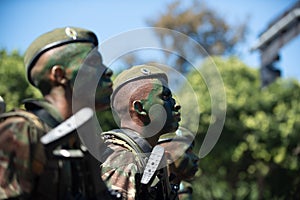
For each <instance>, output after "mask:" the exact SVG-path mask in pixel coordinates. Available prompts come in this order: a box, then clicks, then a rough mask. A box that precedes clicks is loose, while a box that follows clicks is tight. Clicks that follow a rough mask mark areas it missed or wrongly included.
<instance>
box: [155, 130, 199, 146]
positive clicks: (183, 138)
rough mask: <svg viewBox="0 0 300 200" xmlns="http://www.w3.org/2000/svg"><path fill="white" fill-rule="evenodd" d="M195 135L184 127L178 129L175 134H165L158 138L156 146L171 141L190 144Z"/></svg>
mask: <svg viewBox="0 0 300 200" xmlns="http://www.w3.org/2000/svg"><path fill="white" fill-rule="evenodd" d="M194 137H195V135H194V134H193V133H192V132H191V131H189V130H188V129H186V128H184V127H181V126H180V127H179V128H178V129H177V130H176V131H175V132H172V133H166V134H163V135H161V136H160V137H159V140H158V144H161V143H165V142H171V141H180V142H186V143H188V144H191V143H192V141H193V140H194Z"/></svg>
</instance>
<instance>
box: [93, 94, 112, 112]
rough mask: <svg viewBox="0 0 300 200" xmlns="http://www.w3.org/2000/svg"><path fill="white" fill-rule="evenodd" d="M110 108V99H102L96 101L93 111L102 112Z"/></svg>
mask: <svg viewBox="0 0 300 200" xmlns="http://www.w3.org/2000/svg"><path fill="white" fill-rule="evenodd" d="M109 108H110V97H109V96H108V97H104V98H102V99H99V100H96V102H95V109H96V111H103V110H107V109H109Z"/></svg>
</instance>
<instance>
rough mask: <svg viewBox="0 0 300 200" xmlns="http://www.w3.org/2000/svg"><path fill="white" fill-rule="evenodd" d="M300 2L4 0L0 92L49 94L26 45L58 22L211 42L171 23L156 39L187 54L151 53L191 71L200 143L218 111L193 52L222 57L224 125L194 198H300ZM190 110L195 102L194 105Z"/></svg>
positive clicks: (14, 98)
mask: <svg viewBox="0 0 300 200" xmlns="http://www.w3.org/2000/svg"><path fill="white" fill-rule="evenodd" d="M299 9H300V4H299V1H296V0H277V1H271V0H266V1H259V0H253V1H238V0H228V1H221V0H211V1H208V0H207V1H204V0H194V1H176V0H160V1H158V0H157V1H151V2H146V1H144V2H142V1H137V0H128V1H116V0H111V1H98V0H86V1H83V0H52V1H38V0H26V1H22V0H2V1H1V2H0V17H1V21H0V26H1V27H2V29H1V31H0V77H1V78H0V95H1V96H2V97H3V99H4V100H5V101H6V104H7V110H10V109H12V108H14V107H18V106H19V105H20V104H21V101H22V99H24V98H31V97H41V95H40V93H39V92H38V91H37V90H36V89H34V88H32V87H31V86H29V85H28V83H27V81H26V79H25V75H24V74H25V73H24V66H23V54H24V52H25V50H26V48H27V47H28V46H29V45H30V43H31V42H32V41H33V40H34V39H35V38H36V37H38V36H39V35H40V34H42V33H45V32H47V31H50V30H52V29H55V28H58V27H64V26H78V27H83V28H88V29H91V30H93V31H94V32H95V33H96V34H97V35H98V37H99V40H100V43H105V41H109V40H111V39H113V38H114V37H115V36H116V35H118V34H121V33H124V32H127V31H131V30H134V29H138V28H145V27H162V28H168V29H171V30H176V31H178V32H180V33H183V34H185V35H187V36H188V37H189V38H191V39H193V40H194V41H197V42H198V43H199V44H200V45H201V46H202V47H203V48H204V50H205V52H195V51H191V50H190V49H189V47H190V46H189V44H187V43H185V41H184V40H178V39H177V38H176V37H174V36H173V35H170V34H167V33H168V32H156V33H155V36H154V38H155V40H156V41H157V42H158V43H160V44H161V45H162V46H163V47H165V48H166V49H176V50H177V51H179V52H180V56H178V55H177V56H176V55H174V54H171V53H166V52H162V54H163V55H157V52H155V53H153V52H152V53H149V54H152V56H153V54H154V55H155V56H157V57H162V58H163V63H164V64H168V65H170V66H173V67H174V68H175V69H176V70H177V71H179V72H180V73H181V74H184V76H185V77H186V79H187V80H188V83H189V84H190V85H192V88H193V90H194V92H195V94H196V95H197V101H198V105H199V108H198V109H199V111H200V114H199V116H200V120H199V124H197V126H196V127H194V128H192V129H193V131H194V132H195V134H196V133H197V135H196V139H195V141H196V148H195V152H198V151H199V149H200V147H201V144H202V141H203V138H204V137H205V134H206V132H207V130H208V128H209V126H210V125H211V124H213V123H214V120H212V119H214V118H215V117H217V116H213V114H212V112H211V110H212V106H213V105H212V103H211V102H212V101H211V95H210V91H208V87H207V84H206V82H205V80H204V79H203V77H201V76H199V72H198V71H197V70H195V68H194V67H195V66H191V63H189V62H187V60H186V59H185V58H186V57H189V58H190V57H192V58H194V60H195V61H199V60H200V61H199V62H196V63H197V66H196V68H197V69H198V68H199V69H201V70H202V71H203V72H205V73H206V74H209V73H213V72H211V68H212V67H216V68H217V69H218V71H219V73H220V76H221V78H222V81H223V84H224V89H225V93H226V96H224V98H226V119H225V123H224V127H223V129H222V134H221V136H220V138H219V140H218V142H217V144H216V145H215V147H214V148H213V150H212V151H211V152H210V153H209V154H208V155H207V156H205V157H204V158H202V159H201V160H200V169H199V171H198V172H197V174H196V177H195V179H194V180H193V182H192V183H193V198H194V199H300V162H299V156H300V102H299V99H300V84H299V80H300V68H299V64H298V62H299V61H298V59H297V58H298V56H299V52H300V51H299V50H300V37H299V36H298V34H299V33H300V25H299V22H300V20H299V19H300V11H299ZM139 37H141V38H142V39H143V37H144V36H143V35H140V36H139ZM145 39H147V38H145ZM126 42H130V41H124V43H125V44H126ZM100 51H101V49H100ZM159 53H161V52H159ZM145 55H146V56H145ZM104 61H105V56H104ZM153 61H157V60H155V59H153V57H151V56H148V53H147V52H146V53H145V52H144V53H142V54H139V53H132V54H128V55H126V56H123V57H121V58H120V59H119V60H118V62H115V63H106V64H107V65H109V67H111V68H113V69H114V71H115V75H116V74H117V73H118V72H119V71H120V70H121V69H124V68H127V67H129V66H131V65H135V64H140V63H145V62H153ZM212 65H213V66H212ZM178 84H180V85H179V87H177V88H179V89H178V90H179V91H178V95H180V94H181V95H184V94H185V93H184V91H185V85H184V84H185V83H184V82H180V83H178ZM191 98H192V97H191ZM189 99H190V97H189V96H188V95H187V96H185V98H184V100H182V102H180V103H181V104H185V105H188V104H189ZM185 101H186V102H185ZM196 110H197V109H196ZM185 112H190V113H192V112H195V107H193V106H190V107H187V108H186V111H185ZM99 120H100V121H101V124H102V125H103V129H104V130H108V129H112V128H115V126H116V125H115V123H114V122H113V120H112V116H111V113H110V111H107V112H106V113H104V114H103V113H102V114H101V116H100V115H99ZM191 121H193V119H188V118H186V119H183V121H182V125H184V126H187V127H190V126H192V125H191V124H189V123H191Z"/></svg>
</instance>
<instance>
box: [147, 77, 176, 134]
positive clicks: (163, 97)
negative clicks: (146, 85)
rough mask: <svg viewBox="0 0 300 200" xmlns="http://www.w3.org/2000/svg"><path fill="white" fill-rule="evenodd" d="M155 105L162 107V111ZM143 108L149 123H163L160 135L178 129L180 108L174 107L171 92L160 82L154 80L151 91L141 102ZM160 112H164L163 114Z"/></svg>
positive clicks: (174, 103) (174, 102)
mask: <svg viewBox="0 0 300 200" xmlns="http://www.w3.org/2000/svg"><path fill="white" fill-rule="evenodd" d="M155 105H158V106H160V107H162V108H163V109H164V110H163V111H162V110H161V109H159V107H156V106H155ZM143 106H144V109H145V110H146V111H147V113H148V114H149V117H150V120H151V123H162V122H164V125H163V128H162V130H161V131H160V132H161V133H167V132H172V131H175V130H176V129H177V128H178V125H179V124H178V122H179V121H180V112H179V109H180V106H179V105H176V101H175V99H173V97H172V92H171V91H170V89H169V88H168V87H167V85H166V84H165V83H163V82H162V81H159V80H156V81H154V82H153V83H152V89H151V91H150V92H149V94H148V96H147V98H146V99H144V100H143ZM156 108H157V109H156ZM162 112H165V114H164V113H162ZM162 117H164V118H162Z"/></svg>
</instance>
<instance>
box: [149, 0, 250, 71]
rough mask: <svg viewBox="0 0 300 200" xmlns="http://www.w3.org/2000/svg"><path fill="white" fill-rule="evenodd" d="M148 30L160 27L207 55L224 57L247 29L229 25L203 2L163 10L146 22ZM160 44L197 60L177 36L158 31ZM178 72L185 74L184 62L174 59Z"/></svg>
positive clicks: (183, 4) (169, 6) (172, 6)
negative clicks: (176, 32) (190, 42)
mask: <svg viewBox="0 0 300 200" xmlns="http://www.w3.org/2000/svg"><path fill="white" fill-rule="evenodd" d="M147 24H148V25H149V26H153V27H162V28H167V29H171V30H175V31H178V32H180V33H183V34H185V35H187V36H188V37H190V38H192V39H193V40H195V41H196V42H198V43H199V44H200V45H201V46H202V47H203V48H204V49H205V50H206V51H207V53H208V54H209V55H226V54H227V55H228V54H231V53H232V52H234V48H235V47H236V45H237V44H238V43H240V42H242V41H244V39H245V34H246V29H247V26H246V24H245V23H241V24H236V25H231V24H230V23H229V22H227V21H226V20H225V18H224V16H222V15H221V14H220V12H218V11H216V10H214V9H211V8H209V7H208V6H206V5H205V3H204V2H203V1H196V0H194V1H192V3H191V4H190V5H187V4H186V2H185V1H179V0H177V1H174V2H172V3H170V4H169V5H168V6H167V10H166V11H165V12H164V13H163V14H161V15H157V17H156V18H153V17H152V18H151V20H148V21H147ZM157 35H158V37H159V39H160V42H161V43H162V45H163V46H164V47H165V48H166V49H176V50H177V51H178V52H180V55H181V56H183V57H187V55H189V56H188V57H193V56H194V57H196V59H197V57H198V56H199V53H198V52H193V51H191V50H190V49H189V48H185V47H186V46H187V41H186V40H184V39H178V37H177V35H176V34H175V35H172V34H169V32H161V31H158V32H157ZM176 63H177V66H181V67H182V68H181V69H179V70H180V71H181V72H186V71H187V69H183V68H184V67H188V64H187V62H186V61H185V60H184V59H183V58H177V59H176Z"/></svg>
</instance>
